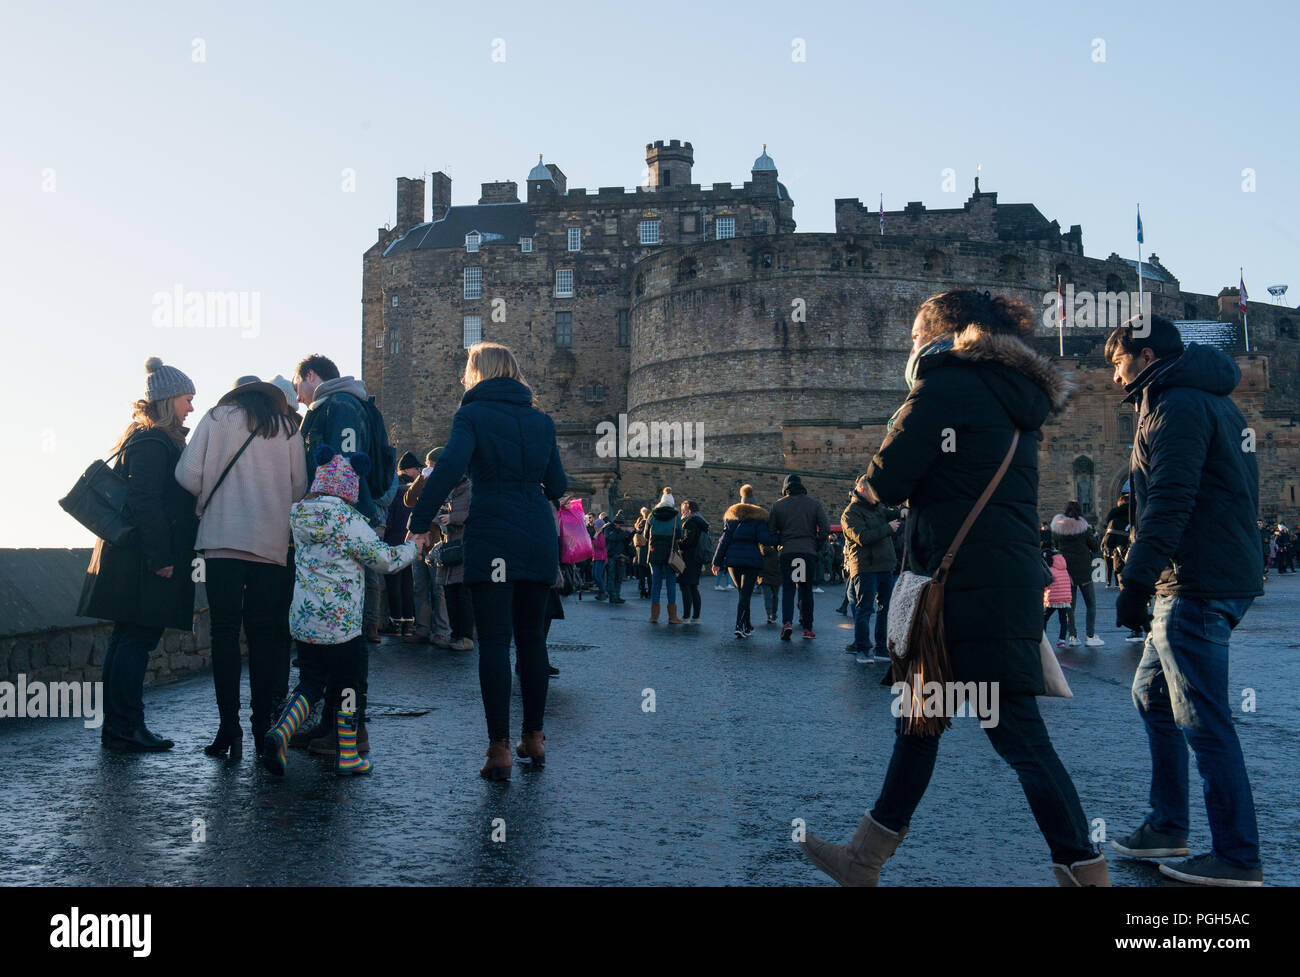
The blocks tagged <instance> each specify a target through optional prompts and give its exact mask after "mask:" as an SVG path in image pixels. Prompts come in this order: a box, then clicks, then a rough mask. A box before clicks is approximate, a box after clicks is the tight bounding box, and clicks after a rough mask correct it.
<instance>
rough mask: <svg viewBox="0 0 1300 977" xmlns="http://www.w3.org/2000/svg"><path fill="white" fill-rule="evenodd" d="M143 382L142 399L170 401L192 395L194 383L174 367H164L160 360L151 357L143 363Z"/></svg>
mask: <svg viewBox="0 0 1300 977" xmlns="http://www.w3.org/2000/svg"><path fill="white" fill-rule="evenodd" d="M144 372H145V373H147V374H148V378H147V379H146V380H145V395H144V399H145V400H149V401H154V400H170V399H171V398H172V397H182V396H184V395H185V394H191V395H192V394H193V393H194V382H193V381H192V380H190V378H189V377H187V376H186V375H185V374H184V373H182V372H181V371H180V370H178V369H176V367H174V366H165V365H164V364H163V361H162V359H161V358H159V357H157V356H151V357H149V358H148V359H147V360H145V361H144Z"/></svg>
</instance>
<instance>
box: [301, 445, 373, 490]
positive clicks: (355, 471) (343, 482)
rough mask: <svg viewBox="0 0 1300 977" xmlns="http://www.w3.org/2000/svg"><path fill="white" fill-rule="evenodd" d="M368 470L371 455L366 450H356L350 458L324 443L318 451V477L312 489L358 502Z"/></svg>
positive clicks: (313, 480) (314, 480)
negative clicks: (361, 486) (337, 452)
mask: <svg viewBox="0 0 1300 977" xmlns="http://www.w3.org/2000/svg"><path fill="white" fill-rule="evenodd" d="M368 471H370V457H369V456H368V455H366V454H365V453H364V452H361V451H358V452H355V453H354V454H353V455H352V456H351V457H350V458H349V457H348V456H347V455H343V454H335V452H334V449H333V448H331V447H330V446H329V445H327V444H323V445H321V446H320V449H319V450H318V451H317V452H316V477H315V478H313V479H312V482H311V490H312V491H313V492H315V493H316V494H317V495H337V496H338V497H339V498H340V499H342V500H343V501H344V502H356V501H357V494H358V492H359V491H360V484H361V482H360V480H361V478H362V477H363V476H364V475H365V474H366V472H368Z"/></svg>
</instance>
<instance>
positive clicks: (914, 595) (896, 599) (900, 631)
mask: <svg viewBox="0 0 1300 977" xmlns="http://www.w3.org/2000/svg"><path fill="white" fill-rule="evenodd" d="M1019 443H1020V431H1019V429H1017V430H1016V432H1015V433H1014V434H1013V435H1012V436H1011V447H1010V448H1008V449H1007V455H1006V457H1005V458H1003V459H1002V464H1001V465H999V466H998V470H997V472H996V473H995V474H994V476H993V478H992V480H991V481H990V482H989V484H988V485H987V486H986V487H985V489H984V494H983V495H981V496H980V497H979V500H978V501H977V502H976V503H975V507H974V508H973V509H971V511H970V514H969V515H968V516H967V517H966V521H965V522H963V523H962V524H961V529H959V530H957V537H956V538H955V539H954V540H953V541H952V545H951V546H949V547H948V552H947V553H945V554H944V556H943V560H942V561H941V562H940V563H939V569H937V570H936V571H935V573H934V576H933V577H927V576H924V575H923V574H920V573H913V572H912V571H911V570H909V569H908V568H907V567H908V557H909V556H910V555H911V537H912V532H913V531H914V526H913V525H909V526H908V530H909V531H908V533H907V536H906V538H905V540H904V545H903V572H902V573H901V574H899V576H898V580H897V582H896V583H895V584H894V592H893V594H892V595H891V596H890V599H889V614H888V617H887V623H888V633H889V637H888V644H889V655H890V660H891V665H890V679H891V681H893V682H903V683H905V684H906V686H907V688H906V689H905V690H904V692H903V695H904V696H907V697H908V701H907V702H905V703H904V709H903V715H904V717H906V718H905V721H904V727H903V729H904V732H906V733H911V734H913V735H918V736H937V735H938V734H939V733H941V732H943V731H944V730H945V729H947V728H948V727H949V726H951V725H952V719H951V718H950V717H948V716H926V715H924V714H923V709H922V704H923V701H922V700H923V698H924V696H923V693H924V690H925V686H926V683H927V682H938V683H940V684H941V685H942V684H943V683H946V682H949V681H951V680H952V665H951V663H950V662H949V661H948V646H947V642H946V639H945V636H944V631H943V585H944V581H945V580H946V579H947V577H948V570H949V569H950V568H951V567H952V561H953V560H954V559H955V558H956V556H957V551H958V550H959V549H960V548H961V544H962V543H963V542H964V541H965V539H966V534H967V533H969V532H970V529H971V526H973V525H975V520H976V518H978V516H979V514H980V513H981V512H983V511H984V507H985V506H986V505H988V501H989V499H990V498H992V497H993V492H994V490H995V489H996V488H997V487H998V483H999V482H1001V481H1002V476H1003V475H1005V474H1006V473H1007V469H1008V468H1010V467H1011V458H1012V456H1013V455H1014V454H1015V453H1016V445H1018V444H1019ZM910 522H911V520H910V519H909V523H910Z"/></svg>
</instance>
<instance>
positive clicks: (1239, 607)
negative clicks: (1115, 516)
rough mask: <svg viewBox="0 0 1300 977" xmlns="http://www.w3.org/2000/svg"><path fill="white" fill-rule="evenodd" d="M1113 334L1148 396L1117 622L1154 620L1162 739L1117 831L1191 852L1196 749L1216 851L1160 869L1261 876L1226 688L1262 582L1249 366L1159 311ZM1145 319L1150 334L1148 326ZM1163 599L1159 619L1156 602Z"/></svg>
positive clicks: (1136, 444) (1136, 389)
mask: <svg viewBox="0 0 1300 977" xmlns="http://www.w3.org/2000/svg"><path fill="white" fill-rule="evenodd" d="M1147 318H1148V319H1149V320H1150V321H1149V325H1148V326H1147V329H1146V330H1141V331H1138V332H1137V335H1135V330H1140V327H1141V325H1142V317H1136V318H1134V319H1131V320H1130V321H1129V322H1127V323H1125V324H1124V325H1123V326H1120V327H1119V328H1118V329H1116V330H1115V332H1114V333H1112V334H1111V336H1110V338H1109V339H1108V340H1107V341H1106V359H1107V361H1108V362H1109V363H1111V364H1113V365H1114V367H1115V382H1116V383H1117V384H1121V385H1123V387H1124V389H1125V390H1126V391H1127V392H1128V398H1127V400H1126V403H1133V404H1136V405H1137V407H1138V423H1137V434H1136V436H1135V437H1134V441H1133V457H1132V461H1131V485H1132V520H1133V523H1132V529H1131V531H1130V536H1131V539H1132V543H1131V544H1130V546H1129V550H1128V559H1127V560H1126V562H1125V565H1124V577H1123V580H1122V581H1121V586H1120V593H1119V598H1118V599H1117V600H1116V603H1115V613H1116V617H1117V618H1118V623H1119V624H1120V625H1123V626H1127V627H1130V628H1138V627H1142V626H1146V625H1147V624H1148V623H1149V624H1150V629H1149V630H1150V633H1149V634H1148V636H1147V642H1146V648H1145V651H1144V652H1143V655H1142V660H1141V661H1140V662H1139V663H1138V667H1137V674H1136V675H1135V676H1134V679H1133V702H1134V704H1135V705H1136V706H1137V709H1138V713H1139V714H1140V715H1141V716H1142V720H1143V722H1144V723H1145V724H1146V729H1147V738H1148V740H1149V741H1150V745H1151V794H1150V799H1151V811H1150V813H1149V814H1147V816H1146V820H1145V821H1144V822H1143V824H1142V826H1141V827H1140V828H1138V830H1137V831H1135V832H1134V833H1133V834H1132V835H1130V836H1128V837H1126V838H1123V839H1121V840H1118V841H1114V842H1112V844H1113V845H1114V847H1115V848H1116V849H1117V850H1118V851H1120V852H1121V853H1123V854H1125V855H1128V856H1130V857H1133V858H1162V857H1168V856H1174V855H1187V854H1188V853H1189V849H1188V847H1187V834H1188V828H1189V824H1188V801H1187V790H1188V764H1187V747H1188V746H1191V748H1192V750H1193V752H1195V754H1196V765H1197V768H1198V769H1199V771H1200V774H1201V779H1202V781H1203V782H1204V785H1205V807H1206V813H1207V815H1208V817H1209V822H1210V838H1211V842H1212V845H1213V848H1212V851H1210V852H1208V853H1206V854H1204V855H1198V856H1196V857H1194V858H1188V859H1186V860H1184V861H1181V862H1178V863H1177V864H1168V863H1166V864H1162V865H1161V866H1160V871H1161V872H1163V873H1164V874H1166V875H1169V876H1172V877H1173V878H1176V879H1179V880H1180V881H1183V882H1196V883H1200V884H1202V885H1229V886H1247V885H1261V884H1262V880H1263V871H1262V869H1261V867H1260V860H1259V829H1258V826H1257V824H1256V820H1255V803H1254V798H1253V797H1252V795H1251V790H1250V781H1249V779H1248V778H1247V776H1246V764H1245V761H1244V760H1243V758H1242V754H1241V745H1240V743H1239V742H1238V740H1237V734H1236V732H1235V730H1234V729H1233V724H1232V706H1231V704H1230V702H1229V697H1228V642H1229V639H1230V638H1231V636H1232V630H1233V629H1234V628H1235V627H1236V626H1237V624H1238V623H1240V621H1241V619H1242V617H1243V616H1244V615H1245V613H1246V611H1247V609H1248V608H1249V607H1250V605H1251V603H1252V602H1253V600H1254V599H1255V597H1257V596H1259V595H1260V594H1261V593H1263V590H1262V588H1261V585H1260V581H1261V576H1262V567H1261V565H1260V562H1261V561H1260V547H1259V533H1258V530H1257V529H1256V527H1255V514H1256V513H1257V512H1258V511H1259V470H1258V467H1257V464H1256V460H1255V453H1254V450H1253V448H1247V447H1245V446H1244V445H1243V433H1242V432H1243V431H1244V430H1245V428H1246V422H1245V419H1244V418H1243V417H1242V414H1241V411H1239V410H1238V409H1237V406H1236V405H1235V404H1234V403H1233V402H1232V400H1231V399H1230V397H1229V396H1228V395H1229V394H1231V393H1232V391H1233V390H1234V389H1235V388H1236V386H1237V384H1238V382H1239V381H1240V380H1241V370H1240V369H1238V367H1237V364H1236V363H1235V362H1233V361H1232V360H1231V359H1230V358H1229V357H1227V356H1226V355H1224V354H1223V353H1221V352H1219V351H1218V350H1216V349H1213V348H1212V347H1208V346H1201V345H1198V344H1196V343H1192V344H1190V345H1188V346H1187V347H1186V349H1184V347H1183V341H1182V339H1181V337H1180V336H1179V335H1178V329H1177V327H1176V326H1174V324H1173V323H1172V322H1171V321H1169V320H1168V319H1165V318H1163V317H1161V316H1149V317H1147ZM1142 331H1145V332H1146V333H1147V335H1145V336H1144V335H1142ZM1153 596H1154V597H1155V608H1154V611H1155V614H1154V619H1152V615H1151V614H1150V613H1149V612H1148V610H1147V602H1148V601H1150V600H1151V598H1152V597H1153Z"/></svg>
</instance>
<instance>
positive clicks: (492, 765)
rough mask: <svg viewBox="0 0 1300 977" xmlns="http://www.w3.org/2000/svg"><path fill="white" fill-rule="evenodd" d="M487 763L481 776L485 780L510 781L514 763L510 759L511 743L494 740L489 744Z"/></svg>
mask: <svg viewBox="0 0 1300 977" xmlns="http://www.w3.org/2000/svg"><path fill="white" fill-rule="evenodd" d="M487 758H488V759H487V763H486V764H484V765H483V769H482V770H480V771H479V772H478V773H479V776H480V777H482V778H483V779H484V780H509V779H510V768H511V766H513V765H514V761H513V760H511V759H510V741H509V740H492V741H491V742H490V743H488V748H487Z"/></svg>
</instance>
